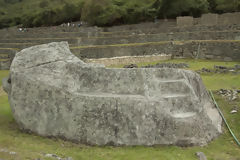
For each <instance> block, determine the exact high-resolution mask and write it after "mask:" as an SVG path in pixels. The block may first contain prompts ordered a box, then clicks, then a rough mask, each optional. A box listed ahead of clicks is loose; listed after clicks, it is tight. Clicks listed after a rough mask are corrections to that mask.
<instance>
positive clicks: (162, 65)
mask: <svg viewBox="0 0 240 160" xmlns="http://www.w3.org/2000/svg"><path fill="white" fill-rule="evenodd" d="M123 68H138V66H137V65H136V64H130V65H125V66H124V67H123ZM141 68H189V65H188V64H186V63H157V64H155V65H150V64H149V65H146V66H142V67H141Z"/></svg>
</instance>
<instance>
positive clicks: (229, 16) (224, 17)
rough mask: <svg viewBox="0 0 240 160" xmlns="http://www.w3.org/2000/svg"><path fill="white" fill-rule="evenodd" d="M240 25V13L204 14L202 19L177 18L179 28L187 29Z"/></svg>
mask: <svg viewBox="0 0 240 160" xmlns="http://www.w3.org/2000/svg"><path fill="white" fill-rule="evenodd" d="M235 24H240V12H234V13H224V14H220V15H218V14H212V13H208V14H203V15H202V16H201V18H200V21H199V18H193V17H191V16H186V17H177V26H178V27H186V26H193V25H201V26H215V25H235Z"/></svg>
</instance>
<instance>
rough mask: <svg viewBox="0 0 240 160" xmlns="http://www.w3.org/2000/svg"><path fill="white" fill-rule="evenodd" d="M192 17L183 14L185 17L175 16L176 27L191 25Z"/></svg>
mask: <svg viewBox="0 0 240 160" xmlns="http://www.w3.org/2000/svg"><path fill="white" fill-rule="evenodd" d="M193 22H194V21H193V17H191V16H185V17H177V26H178V27H187V26H193Z"/></svg>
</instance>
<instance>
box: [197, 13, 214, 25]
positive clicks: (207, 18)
mask: <svg viewBox="0 0 240 160" xmlns="http://www.w3.org/2000/svg"><path fill="white" fill-rule="evenodd" d="M200 22H201V23H200V24H201V25H203V26H214V25H217V24H218V14H212V13H208V14H203V15H202V17H201V21H200Z"/></svg>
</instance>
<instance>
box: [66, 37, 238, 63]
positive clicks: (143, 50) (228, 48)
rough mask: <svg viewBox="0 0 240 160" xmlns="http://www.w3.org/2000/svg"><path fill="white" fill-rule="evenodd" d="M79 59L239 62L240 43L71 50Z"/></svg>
mask: <svg viewBox="0 0 240 160" xmlns="http://www.w3.org/2000/svg"><path fill="white" fill-rule="evenodd" d="M71 51H72V52H73V53H74V54H76V55H77V56H78V57H80V58H82V59H83V58H111V57H121V56H144V55H154V54H155V55H157V54H167V55H170V54H171V55H173V56H177V57H187V58H202V59H214V60H216V59H217V60H225V61H231V60H234V61H240V41H227V40H226V41H220V40H205V41H204V40H203V41H175V42H171V41H169V42H164V43H163V42H159V43H157V42H156V43H151V44H139V45H132V46H131V45H129V46H105V47H88V48H72V49H71Z"/></svg>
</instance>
